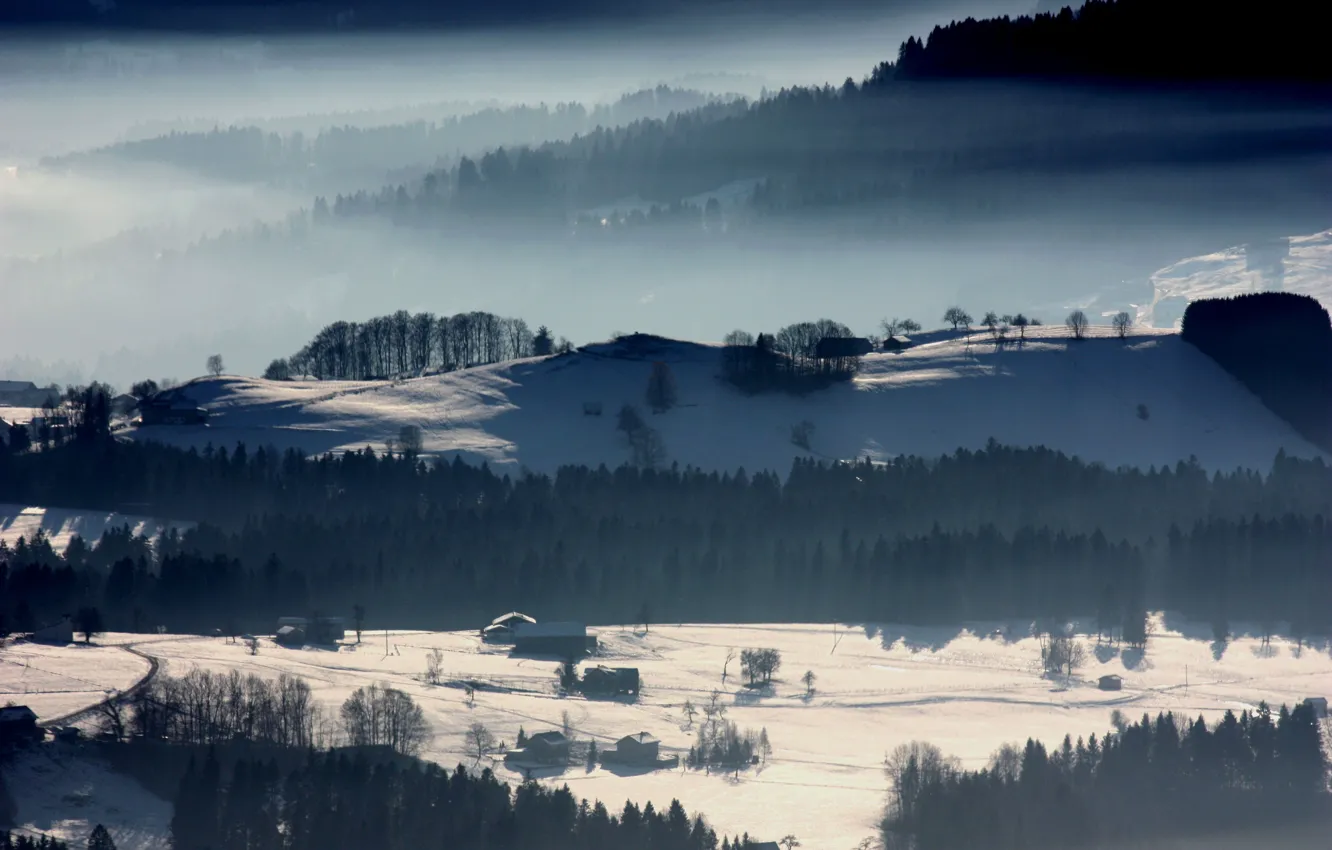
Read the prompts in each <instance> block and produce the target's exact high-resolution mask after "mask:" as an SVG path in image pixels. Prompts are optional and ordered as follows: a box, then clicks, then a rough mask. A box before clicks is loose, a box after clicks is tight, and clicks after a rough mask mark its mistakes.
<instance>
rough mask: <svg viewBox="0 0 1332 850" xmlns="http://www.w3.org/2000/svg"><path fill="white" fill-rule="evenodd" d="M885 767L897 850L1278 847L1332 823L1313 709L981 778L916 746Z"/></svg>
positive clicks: (1159, 733)
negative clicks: (1204, 844)
mask: <svg viewBox="0 0 1332 850" xmlns="http://www.w3.org/2000/svg"><path fill="white" fill-rule="evenodd" d="M889 768H890V776H891V778H892V779H893V782H894V792H893V794H892V797H891V803H890V806H889V811H888V815H887V817H886V818H885V822H884V839H885V846H886V847H887V848H889V849H890V850H895V848H906V847H910V848H914V849H915V850H971V849H972V848H975V847H987V848H995V850H1010V848H1011V850H1042V848H1052V850H1053V848H1060V850H1063V848H1071V847H1119V846H1136V842H1139V841H1144V840H1149V839H1150V840H1158V841H1159V840H1161V839H1164V838H1169V837H1171V836H1187V837H1198V836H1201V835H1216V836H1220V835H1224V834H1226V833H1227V832H1229V831H1230V830H1235V829H1245V830H1249V829H1254V828H1261V829H1262V830H1263V831H1264V833H1265V834H1266V835H1268V836H1269V837H1270V836H1271V833H1272V832H1273V831H1274V830H1282V829H1286V828H1289V827H1291V826H1293V825H1297V824H1299V823H1300V822H1301V821H1302V820H1305V819H1312V818H1318V817H1326V816H1327V815H1328V814H1329V813H1330V812H1332V808H1330V807H1329V798H1328V793H1327V762H1326V756H1325V754H1324V752H1323V745H1322V738H1321V735H1320V733H1319V729H1318V721H1317V719H1316V718H1315V716H1314V711H1313V709H1312V708H1311V707H1310V706H1309V705H1308V704H1301V705H1299V706H1297V707H1296V708H1294V709H1293V710H1288V709H1287V708H1286V707H1285V706H1282V707H1281V709H1280V710H1279V711H1278V712H1276V713H1274V712H1272V711H1271V709H1270V708H1269V707H1268V706H1267V705H1266V703H1263V704H1261V705H1260V706H1259V708H1258V710H1257V711H1254V712H1249V711H1247V710H1246V711H1245V712H1243V713H1242V714H1241V715H1239V716H1238V717H1237V716H1236V715H1235V714H1234V713H1233V712H1231V711H1227V712H1226V714H1225V717H1224V718H1223V719H1222V720H1221V721H1219V722H1218V723H1217V724H1215V725H1214V726H1211V727H1209V726H1208V725H1207V724H1206V722H1204V720H1203V719H1202V717H1199V718H1198V719H1197V720H1194V721H1191V722H1190V721H1189V720H1188V719H1187V718H1184V717H1176V716H1175V715H1173V714H1158V715H1157V717H1156V719H1155V720H1153V719H1152V718H1150V717H1149V716H1147V715H1143V717H1142V720H1141V721H1139V722H1138V723H1134V724H1123V723H1121V724H1120V726H1119V728H1118V729H1117V730H1116V731H1115V732H1114V733H1111V734H1107V735H1106V736H1105V737H1104V738H1102V739H1101V740H1099V741H1098V740H1097V737H1096V736H1095V735H1091V736H1090V737H1088V738H1087V740H1086V741H1084V740H1083V739H1082V738H1078V740H1077V742H1076V744H1075V743H1074V742H1073V741H1071V740H1070V739H1069V738H1068V737H1065V738H1064V741H1063V744H1062V746H1060V747H1058V748H1053V749H1050V750H1047V749H1046V747H1045V746H1044V745H1043V744H1041V743H1039V742H1035V741H1031V740H1028V741H1027V744H1026V747H1025V748H1023V749H1018V748H1016V747H1005V748H1003V749H1001V750H1000V751H999V752H998V753H997V754H996V756H995V758H994V759H993V760H992V762H991V764H990V766H989V767H988V768H986V769H984V770H980V771H975V772H967V771H962V770H959V769H958V768H957V765H956V763H954V762H951V761H950V760H948V759H944V758H941V757H940V756H939V754H938V753H937V751H935V750H934V749H933V748H931V747H929V746H928V745H926V746H921V745H916V746H915V747H911V746H909V745H908V746H907V747H904V748H903V749H901V750H899V752H898V753H896V754H894V756H892V757H890V759H889ZM1273 846H1276V845H1275V843H1273Z"/></svg>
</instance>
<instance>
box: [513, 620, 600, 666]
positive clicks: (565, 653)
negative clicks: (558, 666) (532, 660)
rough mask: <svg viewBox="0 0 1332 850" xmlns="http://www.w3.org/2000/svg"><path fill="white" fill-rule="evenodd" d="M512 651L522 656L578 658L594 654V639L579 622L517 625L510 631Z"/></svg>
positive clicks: (595, 644) (595, 639) (595, 645)
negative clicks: (512, 632) (511, 634)
mask: <svg viewBox="0 0 1332 850" xmlns="http://www.w3.org/2000/svg"><path fill="white" fill-rule="evenodd" d="M513 648H514V651H515V652H520V653H523V654H525V655H555V656H558V657H560V658H581V657H583V656H584V655H587V654H588V653H590V652H594V651H596V648H597V638H596V636H595V635H589V634H588V633H587V626H585V625H583V624H582V623H519V624H518V625H517V627H516V628H515V629H514V634H513Z"/></svg>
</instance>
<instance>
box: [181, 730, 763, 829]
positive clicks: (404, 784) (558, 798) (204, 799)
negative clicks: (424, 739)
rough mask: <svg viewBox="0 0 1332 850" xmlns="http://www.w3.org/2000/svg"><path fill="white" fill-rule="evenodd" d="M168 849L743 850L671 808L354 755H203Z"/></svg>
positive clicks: (189, 775)
mask: <svg viewBox="0 0 1332 850" xmlns="http://www.w3.org/2000/svg"><path fill="white" fill-rule="evenodd" d="M171 838H172V846H173V847H174V848H177V850H204V848H254V850H266V848H271V850H279V848H280V850H306V848H310V850H314V848H318V850H339V848H347V849H348V850H351V848H357V850H359V849H360V848H366V847H375V848H382V850H408V848H411V849H412V850H415V848H420V847H437V846H442V847H451V848H476V850H481V848H485V850H523V848H531V847H541V848H550V850H619V848H625V847H635V848H651V850H718V848H719V847H722V848H725V850H731V848H736V850H745V848H747V847H749V846H750V842H749V841H748V840H745V839H738V840H737V841H736V842H734V843H733V842H732V841H731V839H729V838H725V839H722V840H721V842H720V843H719V841H718V838H717V836H716V834H715V833H714V832H713V831H712V830H711V829H709V828H708V827H707V826H706V825H705V824H704V822H703V820H702V818H701V817H695V818H693V819H692V820H691V819H690V818H689V816H688V815H687V814H686V813H685V810H684V808H683V807H682V806H681V805H680V803H679V802H678V801H672V802H671V805H670V806H669V807H668V808H667V809H666V811H663V812H658V811H657V810H656V809H655V808H654V807H653V806H652V804H651V803H648V804H647V805H646V806H643V807H642V808H639V807H638V806H637V805H635V804H633V803H625V805H624V808H623V809H622V810H621V811H620V812H619V813H618V814H615V815H612V814H611V813H610V812H609V811H608V809H607V808H606V806H605V805H603V804H602V803H600V802H597V803H589V802H587V801H586V800H584V801H581V802H580V801H579V800H577V799H576V798H575V797H574V796H573V794H571V793H570V792H569V789H568V787H567V786H565V787H562V788H559V789H552V788H545V787H542V786H540V785H538V784H537V783H535V782H528V783H524V784H523V785H520V786H519V787H518V788H516V789H510V788H509V786H508V785H506V784H503V783H501V782H499V781H498V780H497V779H496V778H495V776H494V774H492V773H491V772H490V771H489V770H488V769H487V770H484V771H482V772H480V773H476V774H473V773H469V772H468V771H467V770H466V769H465V768H463V767H462V766H459V767H458V768H457V769H455V770H454V771H452V772H451V773H450V772H448V771H445V770H443V769H441V768H439V767H438V766H435V765H424V764H421V763H418V762H407V763H405V764H404V763H401V762H400V761H396V760H395V761H382V760H380V761H376V760H372V759H371V758H368V757H367V756H366V755H365V753H364V752H360V753H357V754H356V755H354V756H349V755H347V754H346V753H345V752H344V753H323V754H319V753H315V754H311V755H310V757H309V758H308V759H307V760H306V762H305V763H304V765H302V766H299V767H297V768H295V769H293V770H290V771H289V772H285V773H284V772H283V771H282V770H280V769H279V767H278V766H277V764H276V762H274V761H263V760H246V759H239V760H237V761H236V762H235V763H234V764H232V765H229V766H228V768H226V769H225V770H224V769H223V767H222V765H221V764H220V762H219V759H218V758H217V757H216V756H215V755H214V753H213V751H211V750H210V751H209V754H208V756H207V757H206V758H205V759H204V760H203V761H202V763H195V762H194V761H191V762H190V764H189V766H188V767H187V769H186V771H185V774H184V776H183V777H182V778H181V780H180V786H179V790H178V792H177V794H176V800H175V814H174V815H173V817H172V821H171Z"/></svg>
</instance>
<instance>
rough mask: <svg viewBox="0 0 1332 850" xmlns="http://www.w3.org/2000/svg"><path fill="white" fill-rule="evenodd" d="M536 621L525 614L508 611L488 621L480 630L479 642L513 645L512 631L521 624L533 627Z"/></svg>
mask: <svg viewBox="0 0 1332 850" xmlns="http://www.w3.org/2000/svg"><path fill="white" fill-rule="evenodd" d="M535 623H536V620H535V619H533V618H532V617H529V616H527V615H526V614H520V613H518V612H517V611H510V612H509V613H507V614H504V615H502V616H499V617H496V618H495V619H493V620H491V621H490V625H488V626H486V627H485V628H484V629H482V630H481V640H483V641H485V642H487V643H513V635H514V630H515V629H516V628H517V627H518V626H520V625H523V624H529V625H534V624H535Z"/></svg>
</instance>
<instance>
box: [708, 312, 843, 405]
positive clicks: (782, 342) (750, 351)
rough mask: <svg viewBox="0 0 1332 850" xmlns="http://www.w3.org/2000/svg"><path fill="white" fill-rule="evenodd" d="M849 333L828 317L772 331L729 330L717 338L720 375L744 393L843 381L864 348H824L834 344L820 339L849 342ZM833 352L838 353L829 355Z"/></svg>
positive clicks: (801, 389) (799, 387) (810, 386)
mask: <svg viewBox="0 0 1332 850" xmlns="http://www.w3.org/2000/svg"><path fill="white" fill-rule="evenodd" d="M854 337H855V334H853V333H852V332H851V329H850V328H848V327H847V326H846V325H843V324H841V323H839V322H834V321H832V320H831V319H820V320H818V321H817V322H797V323H795V324H792V325H787V326H786V327H784V328H782V329H781V330H779V331H778V332H777V333H776V334H768V333H760V334H759V335H758V336H754V335H753V334H751V333H749V332H747V331H740V330H736V331H731V332H730V333H728V334H727V335H726V338H725V339H724V340H723V345H724V346H725V348H724V349H723V351H722V377H723V378H724V379H725V380H727V381H729V382H730V383H732V384H734V385H735V386H737V387H739V388H740V389H743V390H747V391H749V392H763V391H765V390H786V391H795V392H800V391H806V390H814V389H818V388H821V387H824V386H827V385H828V384H830V383H832V382H834V381H844V380H849V379H850V378H851V377H852V376H853V375H855V373H856V370H857V369H859V367H860V356H859V355H861V354H865V353H868V352H864V351H856V350H854V349H848V350H845V351H829V350H828V347H829V346H834V345H836V343H823V340H825V339H826V340H848V341H850V340H851V339H852V338H854ZM820 344H822V345H824V350H822V351H820V349H819V346H820ZM834 354H835V355H839V356H829V355H834Z"/></svg>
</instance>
